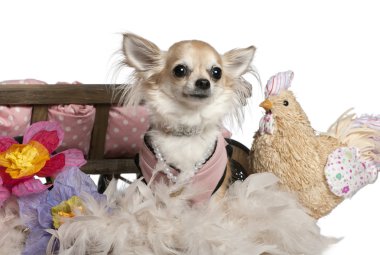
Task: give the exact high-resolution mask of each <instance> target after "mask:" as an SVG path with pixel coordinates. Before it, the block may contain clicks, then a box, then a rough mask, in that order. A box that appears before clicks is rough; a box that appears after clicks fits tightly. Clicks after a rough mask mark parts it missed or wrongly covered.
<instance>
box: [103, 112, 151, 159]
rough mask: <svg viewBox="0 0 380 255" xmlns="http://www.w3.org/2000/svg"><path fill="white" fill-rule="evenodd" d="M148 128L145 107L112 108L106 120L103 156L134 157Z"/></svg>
mask: <svg viewBox="0 0 380 255" xmlns="http://www.w3.org/2000/svg"><path fill="white" fill-rule="evenodd" d="M148 127H149V120H148V111H147V110H146V108H145V107H143V106H138V107H136V108H126V107H112V108H111V110H110V115H109V119H108V129H107V135H106V145H105V156H106V157H109V158H117V157H132V156H134V155H136V154H137V153H138V152H139V150H140V148H141V145H142V143H143V138H144V134H145V132H146V131H147V130H148Z"/></svg>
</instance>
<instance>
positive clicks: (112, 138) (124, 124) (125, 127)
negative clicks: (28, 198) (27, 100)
mask: <svg viewBox="0 0 380 255" xmlns="http://www.w3.org/2000/svg"><path fill="white" fill-rule="evenodd" d="M59 83H64V84H67V83H65V82H59ZM0 84H46V83H45V82H43V81H39V80H33V79H27V80H9V81H3V82H0ZM73 84H79V82H74V83H73ZM95 112H96V109H95V108H94V107H93V106H91V105H76V104H69V105H55V106H51V107H50V108H49V110H48V119H49V120H55V121H57V122H59V123H61V125H62V128H63V129H64V132H65V136H64V140H63V142H62V145H61V146H60V147H59V148H58V149H57V151H63V150H66V149H70V148H77V149H80V150H82V151H83V154H84V155H86V156H87V155H88V152H89V148H90V141H91V132H92V129H93V126H94V120H95ZM31 113H32V109H31V107H8V106H0V135H1V136H11V137H15V136H22V135H23V134H24V131H25V130H26V128H27V127H28V126H29V125H30V119H31ZM148 126H149V121H148V112H147V110H146V109H145V108H144V107H143V106H139V107H137V108H136V109H135V110H133V109H131V108H124V107H111V109H110V115H109V119H108V130H107V134H106V144H105V156H106V157H111V158H112V157H113V158H115V157H132V156H134V155H136V154H137V153H138V151H139V149H140V146H141V144H142V141H143V136H144V133H145V132H146V130H147V129H148Z"/></svg>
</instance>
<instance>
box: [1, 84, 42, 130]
mask: <svg viewBox="0 0 380 255" xmlns="http://www.w3.org/2000/svg"><path fill="white" fill-rule="evenodd" d="M1 84H46V83H45V82H43V81H39V80H34V79H25V80H8V81H2V82H0V85H1ZM31 116H32V108H31V107H28V106H15V107H12V106H6V105H2V106H0V136H11V137H16V136H22V135H23V134H24V132H25V130H26V128H27V127H29V125H30V118H31Z"/></svg>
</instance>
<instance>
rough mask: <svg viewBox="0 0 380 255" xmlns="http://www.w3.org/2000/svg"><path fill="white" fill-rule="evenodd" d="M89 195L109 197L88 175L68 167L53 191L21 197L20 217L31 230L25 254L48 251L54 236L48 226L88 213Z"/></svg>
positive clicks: (96, 198)
mask: <svg viewBox="0 0 380 255" xmlns="http://www.w3.org/2000/svg"><path fill="white" fill-rule="evenodd" d="M88 195H90V196H91V197H93V198H94V199H95V200H97V201H102V200H103V201H105V200H106V196H105V195H103V194H99V193H98V191H97V186H96V184H95V183H94V182H93V180H92V179H91V178H90V177H89V176H88V175H86V174H85V173H83V172H82V171H80V170H79V168H77V167H68V168H65V170H64V171H62V172H61V173H60V174H59V175H57V177H56V179H55V180H54V184H53V188H52V189H51V190H46V191H44V192H42V193H39V194H32V195H30V196H26V197H21V198H19V206H20V217H21V219H22V220H23V221H24V222H25V225H26V226H27V227H28V228H29V231H30V232H29V235H28V239H27V240H26V244H25V249H24V252H23V255H32V254H33V255H36V254H45V253H46V247H47V245H48V242H49V239H50V238H51V234H50V233H48V232H47V231H46V229H53V228H56V229H57V228H58V227H59V226H60V225H62V224H63V223H64V222H65V220H66V219H68V218H72V217H76V216H78V215H83V214H85V212H86V209H85V207H84V203H83V201H85V199H86V196H88Z"/></svg>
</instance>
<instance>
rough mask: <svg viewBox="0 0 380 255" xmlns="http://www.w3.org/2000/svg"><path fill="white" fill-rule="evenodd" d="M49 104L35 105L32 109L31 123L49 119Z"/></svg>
mask: <svg viewBox="0 0 380 255" xmlns="http://www.w3.org/2000/svg"><path fill="white" fill-rule="evenodd" d="M48 107H49V106H48V105H34V106H33V111H32V118H31V120H30V122H31V123H35V122H38V121H44V120H47V119H48Z"/></svg>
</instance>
